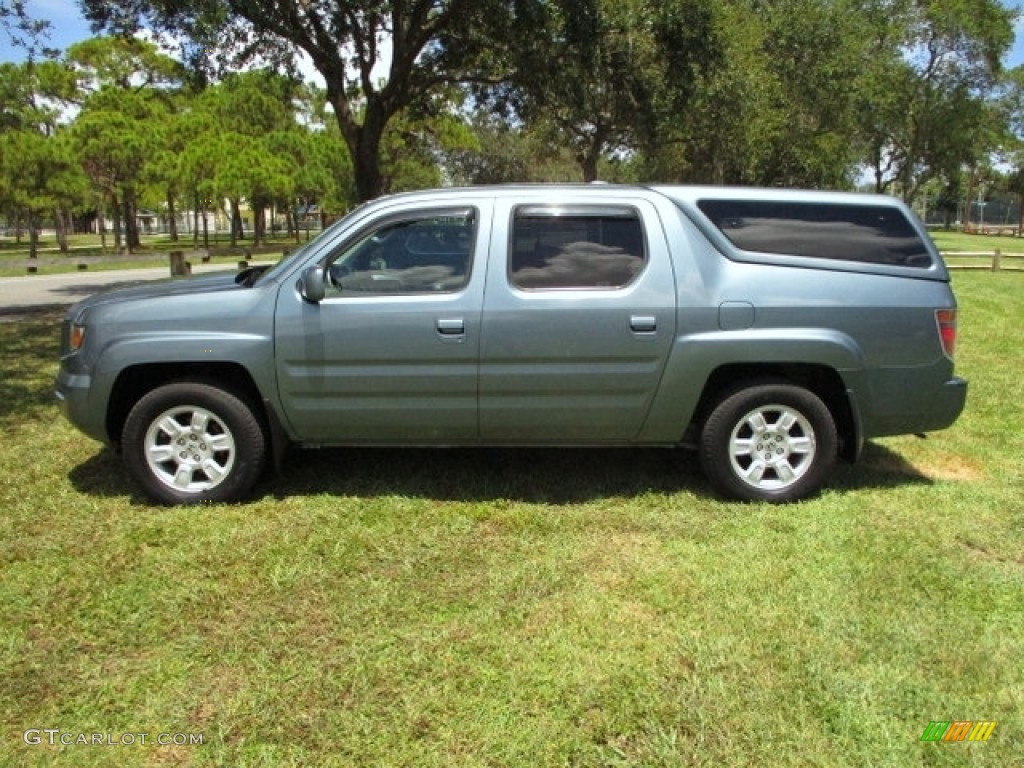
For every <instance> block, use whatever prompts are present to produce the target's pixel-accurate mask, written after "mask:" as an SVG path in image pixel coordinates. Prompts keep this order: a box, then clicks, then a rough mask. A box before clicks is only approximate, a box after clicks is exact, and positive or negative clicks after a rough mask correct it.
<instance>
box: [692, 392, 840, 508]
mask: <svg viewBox="0 0 1024 768" xmlns="http://www.w3.org/2000/svg"><path fill="white" fill-rule="evenodd" d="M838 443H839V441H838V437H837V434H836V425H835V419H833V417H832V414H831V412H830V411H829V409H828V407H827V406H826V405H825V404H824V403H823V402H822V401H821V399H820V398H819V397H818V396H817V395H815V394H814V393H813V392H810V391H809V390H807V389H804V388H803V387H799V386H794V385H792V384H788V383H775V382H769V383H761V384H754V385H751V386H748V387H746V388H744V389H740V390H738V391H735V392H733V393H732V394H731V395H727V396H726V397H724V398H723V399H722V400H721V401H719V403H718V404H717V405H716V406H715V407H714V409H713V410H712V411H711V415H710V416H709V417H708V419H707V421H706V422H705V423H704V429H703V431H702V434H701V446H700V457H701V464H702V466H703V468H704V472H705V473H706V474H707V476H708V478H709V479H710V480H711V482H712V483H713V484H714V485H715V486H716V487H717V488H718V489H719V490H720V491H722V492H723V493H725V494H726V495H728V496H731V497H733V498H737V499H744V500H748V501H770V502H788V501H796V500H797V499H801V498H804V497H805V496H809V495H810V494H813V493H815V492H817V491H818V490H820V488H821V486H822V485H823V484H824V482H825V480H826V478H827V477H828V474H829V472H830V471H831V469H832V466H833V464H835V459H836V452H837V448H838Z"/></svg>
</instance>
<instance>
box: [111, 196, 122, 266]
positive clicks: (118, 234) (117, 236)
mask: <svg viewBox="0 0 1024 768" xmlns="http://www.w3.org/2000/svg"><path fill="white" fill-rule="evenodd" d="M110 210H111V215H112V216H113V217H114V253H117V254H120V253H121V249H122V247H123V245H124V238H123V230H122V229H121V201H120V200H118V199H117V195H111V196H110Z"/></svg>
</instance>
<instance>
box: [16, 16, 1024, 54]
mask: <svg viewBox="0 0 1024 768" xmlns="http://www.w3.org/2000/svg"><path fill="white" fill-rule="evenodd" d="M1006 4H1007V5H1017V7H1021V5H1020V3H1009V2H1007V3H1006ZM28 8H29V13H30V14H31V15H32V16H33V18H37V19H46V20H47V21H49V22H50V23H51V25H52V26H51V29H50V37H49V41H48V45H49V46H50V47H53V48H57V49H58V50H64V49H65V48H67V47H68V46H69V45H71V44H72V43H75V42H78V41H79V40H85V39H86V38H89V37H91V36H92V33H91V32H90V31H89V24H88V23H87V22H86V20H85V19H84V18H82V14H81V11H80V10H79V8H78V3H77V1H76V0H29V2H28ZM1016 33H1017V37H1016V40H1015V41H1014V44H1013V47H1012V48H1011V49H1010V52H1009V54H1008V55H1007V57H1006V60H1005V61H1004V64H1005V65H1006V66H1007V67H1008V68H1009V67H1015V66H1018V65H1020V64H1024V14H1022V18H1020V19H1018V20H1017V25H1016ZM24 58H25V53H24V52H23V51H21V50H20V49H15V48H13V47H12V46H11V44H10V42H9V41H8V40H7V39H6V38H5V37H3V35H2V34H0V61H22V60H24Z"/></svg>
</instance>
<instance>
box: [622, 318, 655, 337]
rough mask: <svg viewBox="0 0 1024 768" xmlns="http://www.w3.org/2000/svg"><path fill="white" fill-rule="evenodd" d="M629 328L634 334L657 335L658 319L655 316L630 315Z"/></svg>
mask: <svg viewBox="0 0 1024 768" xmlns="http://www.w3.org/2000/svg"><path fill="white" fill-rule="evenodd" d="M629 327H630V328H631V329H632V330H633V333H657V331H658V318H656V317H654V315H630V317H629Z"/></svg>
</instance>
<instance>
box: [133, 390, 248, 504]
mask: <svg viewBox="0 0 1024 768" xmlns="http://www.w3.org/2000/svg"><path fill="white" fill-rule="evenodd" d="M121 442H122V448H123V450H124V456H125V463H126V464H127V466H128V470H129V471H130V472H131V474H132V475H133V477H134V478H135V479H136V480H137V481H138V482H139V484H140V485H142V487H143V488H144V489H145V491H146V493H147V494H148V495H150V496H151V497H153V498H154V499H156V500H157V501H159V502H161V503H164V504H190V503H193V504H194V503H199V502H221V501H235V500H238V499H240V498H242V497H243V496H244V495H245V494H246V493H248V492H249V491H250V490H251V489H252V486H253V485H254V484H255V483H256V480H257V479H258V478H259V475H260V473H261V471H262V470H263V462H264V457H265V454H266V437H265V435H264V431H263V426H262V424H261V423H260V420H259V418H258V417H257V416H256V414H255V413H254V412H253V409H252V408H251V407H250V406H249V405H248V404H247V403H246V402H245V401H244V400H242V399H240V398H238V397H237V396H235V395H234V394H233V393H231V392H228V391H226V390H223V389H220V388H219V387H216V386H213V385H210V384H204V383H200V382H176V383H173V384H167V385H165V386H162V387H158V388H157V389H154V390H153V391H152V392H149V393H148V394H147V395H145V396H144V397H143V398H142V399H140V400H139V402H138V403H136V404H135V406H134V407H133V408H132V410H131V412H130V413H129V414H128V418H127V420H126V421H125V426H124V431H123V433H122V441H121Z"/></svg>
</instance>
